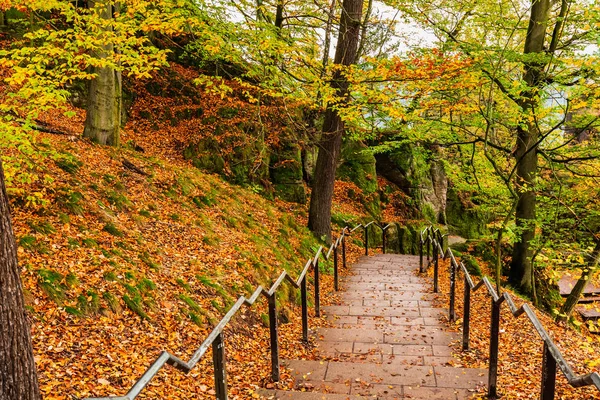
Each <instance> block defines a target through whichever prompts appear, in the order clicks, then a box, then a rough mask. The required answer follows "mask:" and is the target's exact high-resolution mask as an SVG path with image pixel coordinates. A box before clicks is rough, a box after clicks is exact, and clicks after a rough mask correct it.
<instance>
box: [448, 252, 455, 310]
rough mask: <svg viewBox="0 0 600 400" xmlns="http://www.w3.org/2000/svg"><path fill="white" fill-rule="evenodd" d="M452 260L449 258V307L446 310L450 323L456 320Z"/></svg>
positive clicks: (453, 265) (453, 266)
mask: <svg viewBox="0 0 600 400" xmlns="http://www.w3.org/2000/svg"><path fill="white" fill-rule="evenodd" d="M452 260H453V259H452V258H450V307H449V308H448V313H449V314H448V319H450V321H455V320H456V310H455V309H454V308H455V303H456V265H455V263H454V261H452Z"/></svg>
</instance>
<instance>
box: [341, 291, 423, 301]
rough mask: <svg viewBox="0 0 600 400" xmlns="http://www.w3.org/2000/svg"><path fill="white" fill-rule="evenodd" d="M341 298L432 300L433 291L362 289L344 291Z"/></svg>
mask: <svg viewBox="0 0 600 400" xmlns="http://www.w3.org/2000/svg"><path fill="white" fill-rule="evenodd" d="M340 298H341V299H342V300H353V299H354V300H355V299H384V300H433V298H434V294H433V293H422V292H414V291H407V292H398V291H386V290H364V291H361V292H344V293H342V294H341V295H340Z"/></svg>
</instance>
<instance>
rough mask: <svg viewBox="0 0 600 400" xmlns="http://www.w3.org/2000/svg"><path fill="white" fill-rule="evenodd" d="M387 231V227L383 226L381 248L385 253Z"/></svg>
mask: <svg viewBox="0 0 600 400" xmlns="http://www.w3.org/2000/svg"><path fill="white" fill-rule="evenodd" d="M386 233H387V229H384V228H381V242H382V243H381V247H382V249H381V250H382V251H383V254H385V236H386Z"/></svg>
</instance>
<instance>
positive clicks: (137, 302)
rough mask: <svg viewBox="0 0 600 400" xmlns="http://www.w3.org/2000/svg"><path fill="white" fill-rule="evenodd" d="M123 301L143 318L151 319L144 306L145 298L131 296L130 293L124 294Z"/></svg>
mask: <svg viewBox="0 0 600 400" xmlns="http://www.w3.org/2000/svg"><path fill="white" fill-rule="evenodd" d="M123 301H124V302H125V305H126V306H127V307H128V308H129V309H130V310H131V311H133V312H134V313H136V314H137V315H139V316H140V317H141V318H142V319H146V320H150V317H149V316H148V314H146V311H145V310H144V307H143V300H142V298H141V297H140V296H133V297H129V296H128V295H126V294H125V295H123Z"/></svg>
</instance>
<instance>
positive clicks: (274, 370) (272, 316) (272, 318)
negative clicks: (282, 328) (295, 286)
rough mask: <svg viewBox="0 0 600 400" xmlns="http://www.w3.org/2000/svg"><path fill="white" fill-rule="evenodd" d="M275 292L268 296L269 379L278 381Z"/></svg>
mask: <svg viewBox="0 0 600 400" xmlns="http://www.w3.org/2000/svg"><path fill="white" fill-rule="evenodd" d="M276 297H277V296H276V295H275V293H273V294H272V295H271V296H270V297H269V331H270V334H271V379H273V382H278V381H279V340H278V337H277V336H278V329H277V301H276V300H277V299H276Z"/></svg>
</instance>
